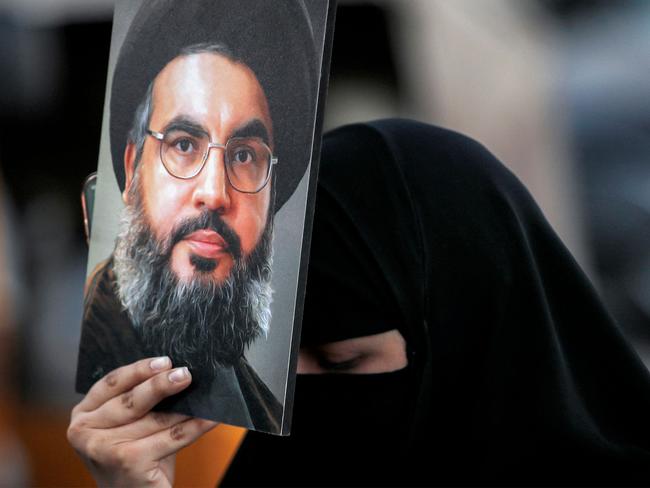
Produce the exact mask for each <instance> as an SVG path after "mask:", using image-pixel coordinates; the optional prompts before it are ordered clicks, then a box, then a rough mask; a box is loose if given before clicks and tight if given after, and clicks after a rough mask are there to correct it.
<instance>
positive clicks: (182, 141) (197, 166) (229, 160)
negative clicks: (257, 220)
mask: <svg viewBox="0 0 650 488" xmlns="http://www.w3.org/2000/svg"><path fill="white" fill-rule="evenodd" d="M147 133H148V134H149V135H150V136H152V137H153V138H155V139H157V140H158V141H160V159H161V161H162V163H163V166H164V167H165V169H166V170H167V172H168V173H169V174H170V175H172V176H174V177H176V178H180V179H183V180H189V179H191V178H194V177H195V176H197V175H198V174H199V173H200V172H201V170H202V169H203V166H205V162H206V161H207V160H208V153H209V152H210V149H211V148H213V147H215V148H219V149H223V150H224V161H225V166H226V176H227V178H228V182H229V183H230V185H231V186H232V187H233V188H234V189H235V190H237V191H239V192H241V193H257V192H259V191H261V190H262V189H263V188H264V187H265V186H266V184H267V183H268V182H269V179H270V178H271V168H272V167H273V165H274V164H277V162H278V159H277V158H275V157H273V154H271V149H270V148H269V147H268V146H267V145H266V144H265V143H264V141H262V139H260V138H259V137H231V138H230V139H228V141H227V142H226V144H225V145H224V144H219V143H216V142H211V141H210V137H209V136H208V134H206V133H202V132H201V133H199V132H197V133H189V132H186V131H184V130H178V129H173V130H169V131H167V132H165V133H161V132H156V131H154V130H151V129H147Z"/></svg>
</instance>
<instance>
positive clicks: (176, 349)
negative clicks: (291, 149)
mask: <svg viewBox="0 0 650 488" xmlns="http://www.w3.org/2000/svg"><path fill="white" fill-rule="evenodd" d="M148 114H149V115H148V120H145V122H146V124H147V127H146V131H148V132H147V133H146V135H145V136H144V144H143V145H142V146H141V148H142V149H141V151H142V152H141V154H140V155H138V149H137V145H136V143H135V142H134V141H131V142H129V143H128V144H127V147H126V150H125V157H124V161H125V174H126V183H125V188H124V192H123V194H122V196H123V199H124V202H125V204H126V207H125V210H124V214H123V219H122V224H121V226H122V227H121V231H120V235H119V236H118V239H117V242H116V248H115V252H114V268H115V272H116V276H117V284H118V294H119V296H120V299H121V301H122V305H123V306H124V308H125V309H126V310H127V312H128V313H129V315H130V317H131V320H132V322H133V325H134V327H135V329H136V331H138V333H139V334H140V337H141V339H142V341H143V344H144V346H145V347H146V348H147V352H148V353H150V354H151V355H163V354H165V355H170V356H171V357H172V359H173V360H174V361H178V362H179V363H181V364H188V365H190V366H191V367H198V368H199V369H200V370H202V371H205V372H206V373H208V372H209V371H214V368H217V367H218V364H228V363H232V362H233V361H236V360H237V358H239V357H241V356H242V355H243V351H244V349H245V347H246V346H247V345H248V344H250V343H251V342H252V341H253V340H254V339H255V338H256V337H258V335H259V334H260V333H262V332H265V331H266V330H267V329H268V325H269V322H270V303H271V297H272V289H271V287H270V276H271V271H270V266H271V245H270V239H271V228H272V224H271V220H272V216H271V212H270V208H271V195H272V188H271V184H272V179H269V176H270V173H269V172H265V171H260V172H259V173H255V172H254V171H253V170H252V169H251V168H255V167H257V165H251V164H249V163H250V162H251V161H262V160H264V161H266V160H267V159H265V158H255V157H253V155H261V154H267V155H268V156H269V157H270V152H271V148H272V147H273V141H272V137H273V133H272V124H271V117H270V114H269V108H268V102H267V98H266V95H265V93H264V91H263V89H262V87H261V85H260V83H259V81H258V79H257V77H256V76H255V74H254V73H253V71H251V70H250V69H249V68H248V67H247V66H246V65H244V64H242V63H238V62H234V61H231V60H230V59H229V58H228V57H226V56H224V55H222V54H220V53H215V52H200V53H194V54H187V55H181V56H179V57H176V58H174V59H173V60H172V61H171V62H169V63H168V64H167V65H166V66H165V67H164V68H163V69H162V71H161V72H160V73H159V74H158V75H157V76H156V78H155V80H154V82H153V85H152V88H151V106H150V108H149V109H148ZM135 124H137V122H136V123H135ZM135 126H136V125H134V127H135ZM142 132H143V130H142V127H141V130H140V133H142ZM229 141H230V142H229ZM206 151H207V156H206V157H205V158H204V157H203V155H205V154H206ZM264 151H266V153H264ZM193 153H195V154H198V155H199V157H198V159H197V158H194V157H192V154H193ZM172 158H175V159H172ZM196 161H198V164H194V162H196ZM269 161H270V159H269ZM270 164H271V163H270V162H269V165H270ZM174 165H175V166H174ZM235 165H238V166H237V168H234V169H233V167H234V166H235ZM260 167H269V166H268V165H267V166H264V165H260ZM242 168H244V169H242ZM186 169H187V172H186V173H183V171H185V170H186ZM244 170H246V171H250V172H244ZM269 171H270V170H269ZM265 174H266V175H267V177H266V178H264V177H263V175H265ZM260 175H262V176H260ZM256 181H259V182H260V186H255V187H254V188H255V191H249V192H245V191H239V190H241V188H239V190H238V189H236V188H235V187H234V184H237V185H240V186H241V187H242V188H244V189H246V188H248V189H249V190H250V188H251V185H254V184H255V182H256ZM246 185H248V186H246ZM211 367H212V368H211Z"/></svg>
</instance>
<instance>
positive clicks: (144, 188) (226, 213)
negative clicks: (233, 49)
mask: <svg viewBox="0 0 650 488" xmlns="http://www.w3.org/2000/svg"><path fill="white" fill-rule="evenodd" d="M185 126H187V127H188V128H189V130H190V131H191V130H200V131H203V132H204V133H205V134H207V135H208V136H209V139H210V141H212V142H216V143H219V144H224V145H225V144H226V142H227V141H228V140H229V139H230V138H232V137H241V136H248V135H254V136H261V138H262V139H265V140H266V143H267V144H268V145H271V144H272V143H271V140H270V139H271V137H272V132H271V127H272V124H271V117H270V115H269V108H268V103H267V100H266V96H265V94H264V91H263V89H262V87H261V86H260V84H259V82H258V80H257V78H256V76H255V74H254V73H253V72H252V71H251V70H250V69H249V68H248V67H247V66H245V65H243V64H241V63H236V62H233V61H231V60H229V59H227V58H226V57H224V56H222V55H219V54H215V53H200V54H193V55H187V56H180V57H177V58H175V59H174V60H172V61H171V62H170V63H169V64H168V65H167V66H166V67H165V68H164V69H163V70H162V71H161V72H160V73H159V74H158V76H157V77H156V79H155V81H154V85H153V110H152V113H151V118H150V122H149V128H150V129H151V130H154V131H157V132H159V133H165V132H168V131H169V130H171V129H172V128H174V127H177V128H178V127H180V128H181V129H180V130H182V129H183V128H185ZM160 144H162V141H158V140H156V139H154V138H153V137H147V139H146V140H145V144H144V147H143V152H142V156H141V160H140V162H139V165H140V166H141V167H140V168H139V171H141V174H140V188H141V192H142V194H141V196H140V197H141V199H142V205H143V210H144V213H145V215H146V216H147V218H148V220H149V225H150V228H151V230H152V232H153V233H154V234H155V238H156V239H158V240H164V239H167V238H169V237H170V234H171V233H172V231H173V230H174V229H175V228H176V227H177V226H178V225H179V223H181V222H183V221H184V220H186V219H192V218H195V217H197V216H198V215H199V214H201V213H202V212H205V211H210V212H215V213H216V214H218V215H219V216H220V217H221V219H222V220H223V223H224V224H225V225H226V226H227V227H228V228H229V229H230V230H231V231H233V232H234V236H233V237H235V239H234V241H235V242H232V241H230V242H228V239H227V236H223V235H219V233H217V232H215V231H214V230H198V231H195V232H192V233H190V235H187V236H182V239H181V240H180V241H179V242H177V243H175V244H174V246H173V249H172V253H171V260H170V266H171V269H172V270H173V272H174V273H175V274H176V276H177V277H178V278H179V280H181V281H189V280H191V279H194V278H196V277H197V272H198V273H200V274H201V275H205V274H206V271H208V270H209V274H210V275H211V276H210V278H211V279H212V280H214V281H215V282H217V283H222V282H223V281H224V280H225V279H226V278H228V277H229V276H230V273H231V271H232V268H233V265H234V259H235V258H237V257H238V255H240V254H241V257H243V258H245V257H247V256H249V255H250V254H251V252H252V251H253V250H254V249H255V246H256V245H257V244H258V242H259V241H260V238H261V236H262V233H263V232H264V230H265V227H266V225H267V219H268V216H269V206H270V200H271V198H270V195H271V188H270V187H271V185H270V184H267V185H266V186H265V187H264V188H263V189H262V190H261V191H259V192H257V193H242V192H239V191H237V190H235V189H234V188H233V187H232V185H231V184H230V183H229V180H228V177H227V175H226V166H225V156H226V155H225V150H224V148H222V147H213V148H211V149H210V150H209V153H208V157H207V160H206V161H205V165H204V166H203V168H202V170H201V171H200V173H199V174H198V175H196V176H195V177H193V178H190V179H180V178H178V177H175V176H173V175H171V174H170V173H169V171H168V170H167V169H166V168H165V166H164V165H163V164H162V161H161V157H160V154H161V151H160ZM183 144H185V145H187V143H186V142H184V141H180V142H177V145H178V146H179V150H188V149H186V147H185V146H182V145H183ZM191 149H192V148H191V147H190V148H189V150H191ZM135 156H136V151H135V147H134V145H133V144H129V145H128V146H127V149H126V152H125V166H126V168H125V170H126V175H127V181H126V186H125V190H124V193H123V196H124V199H125V202H126V203H127V204H128V203H129V195H130V189H131V188H130V187H131V184H132V182H133V175H134V171H136V167H135V166H136V165H135V162H136V161H135ZM206 262H207V263H208V266H207V269H206V266H205V265H203V266H202V265H199V266H198V268H199V270H197V263H206ZM210 262H213V263H214V268H213V269H210V268H212V266H210V264H209V263H210ZM204 279H205V277H204Z"/></svg>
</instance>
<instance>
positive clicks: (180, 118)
mask: <svg viewBox="0 0 650 488" xmlns="http://www.w3.org/2000/svg"><path fill="white" fill-rule="evenodd" d="M172 130H182V131H185V132H187V133H188V134H190V135H193V136H195V137H200V136H205V135H207V134H208V132H207V131H206V130H205V129H204V128H203V126H202V125H201V124H199V123H198V122H196V121H194V120H192V119H191V118H190V117H187V116H186V115H177V116H176V117H174V118H173V119H172V120H170V121H169V123H168V124H167V125H166V126H165V128H164V129H163V132H164V133H167V132H169V131H172Z"/></svg>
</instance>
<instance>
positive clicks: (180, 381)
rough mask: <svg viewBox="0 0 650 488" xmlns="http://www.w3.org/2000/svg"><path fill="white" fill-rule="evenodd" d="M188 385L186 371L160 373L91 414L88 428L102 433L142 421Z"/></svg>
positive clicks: (188, 378)
mask: <svg viewBox="0 0 650 488" xmlns="http://www.w3.org/2000/svg"><path fill="white" fill-rule="evenodd" d="M191 382H192V375H191V374H190V372H189V370H188V369H187V368H186V367H182V368H176V369H173V370H171V371H165V372H163V373H159V374H157V375H155V376H153V377H152V378H149V379H148V380H146V381H144V382H142V383H140V384H137V385H136V386H135V387H133V388H132V389H131V390H128V391H125V392H124V393H121V394H119V395H118V396H116V397H114V398H111V399H110V400H109V401H107V402H106V403H104V404H103V405H102V406H100V407H99V408H97V409H96V410H94V411H93V412H90V413H89V414H88V421H89V426H91V427H93V428H99V429H105V428H113V427H119V426H120V425H125V424H129V423H132V422H134V421H136V420H138V419H140V418H142V417H144V416H145V415H146V414H147V413H149V411H150V410H151V409H152V408H153V407H154V406H155V405H156V404H158V403H159V402H160V401H161V400H163V399H164V398H166V397H168V396H170V395H173V394H175V393H178V392H180V391H181V390H183V389H185V388H187V387H188V386H189V385H190V383H191Z"/></svg>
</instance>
